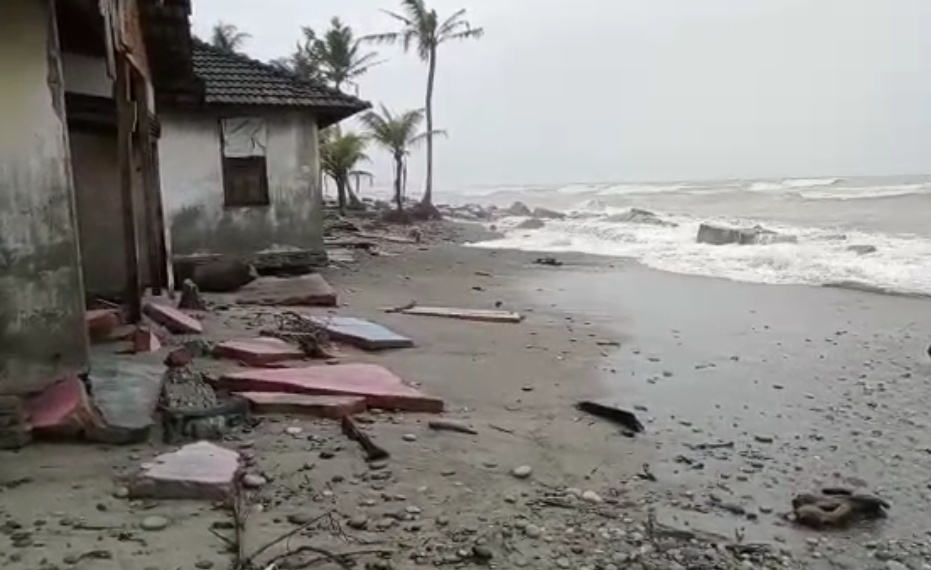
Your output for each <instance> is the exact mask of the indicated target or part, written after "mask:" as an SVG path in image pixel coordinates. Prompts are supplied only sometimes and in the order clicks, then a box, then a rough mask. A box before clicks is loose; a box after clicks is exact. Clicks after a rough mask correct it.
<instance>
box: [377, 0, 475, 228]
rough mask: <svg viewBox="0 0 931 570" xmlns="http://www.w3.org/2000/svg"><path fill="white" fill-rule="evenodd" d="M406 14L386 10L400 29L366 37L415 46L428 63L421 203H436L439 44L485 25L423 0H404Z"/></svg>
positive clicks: (461, 12) (406, 47) (472, 34)
mask: <svg viewBox="0 0 931 570" xmlns="http://www.w3.org/2000/svg"><path fill="white" fill-rule="evenodd" d="M401 8H402V11H403V14H397V13H394V12H386V13H387V14H388V15H389V16H391V17H392V18H394V19H395V20H397V21H399V22H400V23H401V30H400V31H397V32H389V33H385V34H373V35H370V36H366V37H365V38H363V39H364V40H367V41H372V42H376V43H385V44H396V43H400V44H401V46H402V47H403V48H404V50H405V51H407V50H409V49H410V48H411V46H416V49H417V55H418V56H419V57H420V59H421V60H422V61H424V62H426V64H427V93H426V99H425V104H424V108H425V109H426V117H427V133H428V134H427V180H426V185H425V187H424V194H423V199H422V200H421V203H422V204H423V205H424V206H426V207H428V208H429V209H430V210H434V209H435V208H434V207H433V136H432V135H431V134H430V133H432V131H433V85H434V81H435V79H436V52H437V48H439V47H440V45H442V44H444V43H446V42H449V41H453V40H468V39H477V38H480V37H482V35H483V34H484V30H483V29H482V28H473V27H472V25H471V24H470V23H469V22H468V21H467V20H466V19H465V14H466V10H465V9H462V10H457V11H456V12H454V13H453V14H452V15H451V16H449V17H448V18H446V19H445V20H442V21H441V20H440V17H439V15H437V13H436V10H430V9H428V8H427V6H426V4H425V1H424V0H401Z"/></svg>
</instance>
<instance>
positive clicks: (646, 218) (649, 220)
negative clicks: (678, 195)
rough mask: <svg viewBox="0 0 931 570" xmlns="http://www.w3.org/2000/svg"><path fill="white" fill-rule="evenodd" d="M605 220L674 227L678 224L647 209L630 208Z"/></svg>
mask: <svg viewBox="0 0 931 570" xmlns="http://www.w3.org/2000/svg"><path fill="white" fill-rule="evenodd" d="M605 221H606V222H613V223H624V224H647V225H651V226H666V227H671V228H675V227H677V226H678V225H679V224H675V223H673V222H667V221H666V220H663V219H661V218H660V217H659V216H657V215H656V214H654V213H653V212H650V211H649V210H641V209H639V208H631V209H630V211H627V212H624V213H621V214H614V215H611V216H608V217H607V218H605Z"/></svg>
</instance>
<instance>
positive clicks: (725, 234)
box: [696, 224, 798, 245]
mask: <svg viewBox="0 0 931 570" xmlns="http://www.w3.org/2000/svg"><path fill="white" fill-rule="evenodd" d="M696 240H697V241H698V243H707V244H711V245H727V244H738V245H766V244H773V243H798V238H797V237H796V236H792V235H786V234H780V233H777V232H774V231H772V230H767V229H765V228H763V227H760V226H754V227H752V228H729V227H725V226H719V225H715V224H701V225H700V226H699V227H698V236H697V238H696Z"/></svg>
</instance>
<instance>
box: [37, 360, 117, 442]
mask: <svg viewBox="0 0 931 570" xmlns="http://www.w3.org/2000/svg"><path fill="white" fill-rule="evenodd" d="M25 407H26V412H27V414H28V416H29V424H30V425H31V426H32V433H33V435H34V436H36V437H39V438H46V439H68V438H76V437H81V436H85V435H90V434H93V433H97V431H98V430H101V429H102V428H103V420H102V419H101V418H100V416H99V414H98V413H97V412H96V410H95V409H94V407H93V405H92V404H91V402H90V399H89V398H88V397H87V391H86V390H85V388H84V384H83V383H82V382H81V379H80V378H78V377H77V376H68V377H66V378H64V379H63V380H60V381H58V382H56V383H55V384H52V385H51V386H49V387H48V388H46V389H45V390H44V391H42V392H40V393H39V394H36V395H34V396H32V397H30V398H29V399H28V400H26V405H25Z"/></svg>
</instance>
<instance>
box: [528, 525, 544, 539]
mask: <svg viewBox="0 0 931 570" xmlns="http://www.w3.org/2000/svg"><path fill="white" fill-rule="evenodd" d="M524 536H526V537H527V538H540V537H541V536H543V529H541V528H540V527H538V526H537V525H535V524H528V525H527V526H525V527H524Z"/></svg>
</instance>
